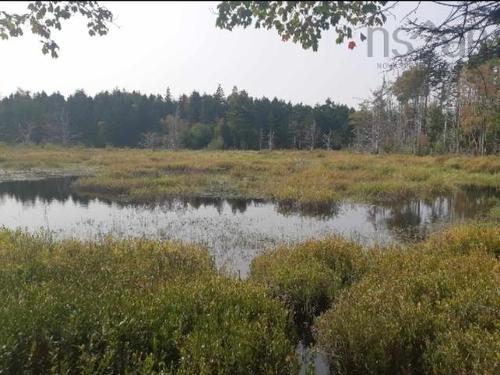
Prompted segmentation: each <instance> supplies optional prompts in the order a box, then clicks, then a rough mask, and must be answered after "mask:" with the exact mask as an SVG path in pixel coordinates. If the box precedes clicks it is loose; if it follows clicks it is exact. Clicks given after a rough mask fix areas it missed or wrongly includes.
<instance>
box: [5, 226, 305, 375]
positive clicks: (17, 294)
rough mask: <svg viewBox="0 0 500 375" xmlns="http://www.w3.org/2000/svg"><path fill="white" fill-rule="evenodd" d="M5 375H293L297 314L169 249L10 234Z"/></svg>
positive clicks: (194, 251)
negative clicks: (294, 319)
mask: <svg viewBox="0 0 500 375" xmlns="http://www.w3.org/2000/svg"><path fill="white" fill-rule="evenodd" d="M0 322H1V327H0V373H2V374H21V373H32V374H77V373H79V374H118V373H120V374H123V373H140V374H142V373H148V374H154V373H164V374H168V373H172V374H174V373H176V374H250V373H252V374H289V373H293V372H294V371H295V369H296V358H295V354H294V344H293V343H294V342H295V340H294V337H293V336H292V333H291V332H293V327H292V324H291V321H290V318H289V314H288V312H287V311H286V310H285V309H284V308H283V307H282V305H281V304H280V303H279V302H278V301H274V300H273V299H271V298H270V296H269V295H268V292H267V291H266V289H265V288H263V287H259V286H258V285H254V284H250V283H245V282H242V281H238V280H232V279H228V278H225V277H222V276H218V275H217V274H216V272H215V270H214V267H213V264H212V260H211V259H210V257H209V256H208V253H207V252H206V251H203V250H201V249H198V248H196V247H193V246H184V245H180V244H176V243H170V242H165V243H161V242H151V241H142V240H141V241H132V240H130V241H113V240H106V241H104V242H102V243H99V244H92V243H80V242H71V241H68V242H52V241H50V240H48V239H44V238H41V237H38V238H34V237H31V236H28V235H24V234H20V233H12V232H7V231H3V232H0Z"/></svg>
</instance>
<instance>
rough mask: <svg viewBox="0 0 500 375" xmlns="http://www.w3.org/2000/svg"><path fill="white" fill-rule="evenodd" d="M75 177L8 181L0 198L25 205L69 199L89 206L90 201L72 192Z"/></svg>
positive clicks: (4, 183)
mask: <svg viewBox="0 0 500 375" xmlns="http://www.w3.org/2000/svg"><path fill="white" fill-rule="evenodd" d="M74 181H75V177H57V178H48V179H44V180H34V181H6V182H1V183H0V196H7V197H11V198H14V199H15V200H17V201H19V202H21V203H23V205H35V203H36V201H37V200H39V201H42V202H44V203H51V202H54V201H56V202H66V201H67V200H68V199H71V200H73V202H75V203H76V202H78V203H80V204H82V205H87V204H88V202H89V199H87V198H85V197H81V196H78V195H76V194H73V193H72V192H71V184H72V183H73V182H74Z"/></svg>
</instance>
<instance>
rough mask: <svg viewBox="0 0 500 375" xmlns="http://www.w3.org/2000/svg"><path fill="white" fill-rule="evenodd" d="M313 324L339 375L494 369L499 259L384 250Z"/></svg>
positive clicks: (499, 344) (499, 318) (499, 325)
mask: <svg viewBox="0 0 500 375" xmlns="http://www.w3.org/2000/svg"><path fill="white" fill-rule="evenodd" d="M376 258H377V260H376V262H374V265H373V268H372V269H371V270H370V271H369V272H368V273H367V274H366V275H365V277H364V278H363V280H362V281H360V282H359V283H357V284H355V285H353V286H352V287H350V288H349V289H347V290H346V291H345V292H344V293H343V294H342V296H341V297H340V298H339V299H338V300H337V301H336V303H335V305H334V306H333V308H332V309H330V310H329V311H327V312H326V313H325V314H324V315H322V316H321V317H320V318H318V321H317V323H316V325H315V329H314V332H315V338H316V341H317V345H318V347H319V349H320V350H322V351H323V352H324V353H325V354H326V355H327V357H328V359H329V362H330V367H331V368H332V370H333V371H334V372H335V373H338V374H380V373H400V374H428V373H434V374H470V373H491V374H493V373H498V371H499V370H500V366H499V363H500V362H499V361H498V353H500V340H499V337H500V336H499V332H500V331H499V329H500V297H499V294H498V285H500V284H499V283H500V277H499V273H498V270H499V268H498V267H499V264H498V261H497V260H496V259H495V258H494V257H492V256H491V254H487V253H485V252H482V251H471V252H470V253H464V252H461V253H457V254H454V255H450V254H446V253H442V252H441V253H440V252H438V251H423V250H421V249H420V250H419V249H414V250H388V251H386V252H385V253H383V254H380V255H379V256H377V257H376Z"/></svg>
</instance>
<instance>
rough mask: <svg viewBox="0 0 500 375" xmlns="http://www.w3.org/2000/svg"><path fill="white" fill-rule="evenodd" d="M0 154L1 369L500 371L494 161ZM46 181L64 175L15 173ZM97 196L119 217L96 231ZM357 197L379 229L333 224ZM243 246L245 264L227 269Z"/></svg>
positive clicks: (120, 152)
mask: <svg viewBox="0 0 500 375" xmlns="http://www.w3.org/2000/svg"><path fill="white" fill-rule="evenodd" d="M1 151H2V153H1V155H2V156H1V161H0V168H1V170H2V177H1V179H2V180H3V181H4V182H0V196H1V197H2V198H1V201H2V203H1V204H2V211H3V213H4V214H5V216H4V218H3V219H2V221H3V225H5V223H7V224H8V221H7V222H6V221H5V220H8V218H9V217H12V218H14V219H15V218H17V219H16V220H17V221H16V220H14V221H12V223H11V224H9V225H8V227H9V228H11V229H4V230H3V231H2V232H1V233H0V278H1V290H0V293H1V296H2V303H1V306H0V315H1V320H2V322H3V328H2V330H1V334H0V368H2V369H3V370H4V372H6V373H8V374H13V373H23V372H24V373H71V372H72V371H75V369H76V371H77V372H79V373H102V374H104V373H127V372H139V373H177V374H194V373H205V374H213V373H220V374H234V373H241V374H248V373H261V374H270V373H273V374H290V373H296V372H298V371H299V368H300V367H301V366H302V371H305V369H304V366H305V367H307V366H309V367H311V366H312V367H311V368H313V367H314V358H325V360H326V361H327V362H325V363H327V367H329V368H330V370H331V371H333V372H334V373H339V374H342V373H345V374H352V373H366V371H368V372H371V373H387V372H403V373H406V372H408V371H410V372H413V373H416V374H417V373H429V372H432V373H442V374H455V373H494V372H495V371H497V370H498V368H497V366H498V352H499V348H498V342H499V337H498V332H499V328H500V327H499V322H500V317H499V316H498V312H497V311H499V307H500V301H499V299H498V293H497V290H496V288H497V285H498V282H499V281H500V280H499V274H498V256H499V254H498V249H500V231H499V229H498V228H499V227H498V216H497V215H495V212H496V211H497V210H498V202H499V197H498V189H499V187H500V179H499V175H500V174H499V171H500V169H499V168H500V164H499V160H498V157H495V156H485V157H470V156H469V157H466V156H437V157H432V156H425V157H418V156H409V155H365V154H355V153H349V152H338V151H337V152H334V151H316V152H299V151H297V152H292V151H275V152H272V153H269V152H242V151H237V152H236V151H235V152H213V151H210V152H209V151H179V152H173V151H146V150H126V149H85V148H78V147H75V148H69V149H68V148H60V147H57V146H47V147H13V146H1ZM78 175H79V176H80V177H63V178H61V176H78ZM44 176H49V177H50V176H52V177H55V176H59V178H56V179H48V180H39V181H38V182H26V181H23V180H26V179H40V178H42V177H44ZM7 180H8V181H10V182H6V181H7ZM12 180H17V182H13V181H12ZM474 189H476V190H474ZM478 189H479V190H478ZM467 191H469V193H467ZM470 191H475V192H477V191H482V192H483V193H481V194H482V195H475V194H476V193H474V194H472V193H470ZM446 194H455V196H454V197H455V198H453V199H452V198H446V199H451V200H444V201H443V200H442V199H444V198H439V197H444V196H446ZM456 194H458V195H456ZM464 194H465V195H464ZM470 194H472V195H470ZM448 196H449V195H448ZM449 197H450V196H449ZM457 197H458V198H457ZM412 199H414V200H413V201H412ZM415 199H416V200H415ZM436 199H437V200H436ZM440 199H441V200H440ZM356 202H359V203H356ZM412 202H413V203H412ZM425 202H429V203H425ZM427 204H428V205H427ZM443 204H444V206H442V205H443ZM363 205H365V206H363ZM325 207H329V208H328V209H325ZM363 207H366V212H365V211H359V210H360V209H362V208H363ZM15 210H19V211H15ZM51 210H52V211H51ZM72 210H76V211H75V212H74V215H72ZM103 210H116V218H119V220H118V221H112V222H110V223H108V225H109V227H106V226H104V227H101V230H102V233H101V235H99V236H98V235H97V234H98V232H96V231H91V230H90V229H91V228H94V227H96V223H97V222H96V221H92V220H90V219H92V218H94V219H95V218H97V217H98V215H100V214H101V215H102V212H104V211H103ZM127 210H129V211H127ZM259 210H262V211H259ZM349 210H351V211H349ZM422 210H423V211H422ZM379 211H380V212H383V213H385V212H386V211H388V212H389V213H388V214H383V215H382V216H380V218H378V219H377V216H376V215H377V212H379ZM16 212H21V213H23V214H20V216H15V215H16ZM83 212H86V214H85V215H87V216H88V219H89V220H90V221H89V222H88V225H85V224H84V223H83V222H81V223H80V224H79V222H76V221H75V222H72V216H75V215H76V216H78V217H80V218H83V217H85V216H84V215H83ZM127 212H128V213H127ZM259 212H261V213H259ZM359 212H364V214H363V215H368V216H370V215H375V216H374V219H373V218H372V220H374V221H373V222H372V225H373V228H374V230H375V232H377V233H379V234H380V235H381V236H382V237H384V238H385V239H386V241H382V242H376V241H371V242H370V241H368V242H366V241H362V238H361V237H356V236H351V237H350V238H346V237H342V236H341V235H340V234H343V235H344V236H345V235H346V233H340V232H338V231H339V228H340V227H338V224H336V221H335V218H339V220H340V218H342V217H344V216H345V215H347V216H345V217H346V218H349V217H350V216H349V215H353V216H351V219H350V221H347V223H348V224H347V225H348V227H349V226H353V225H355V223H356V222H359V220H360V216H356V215H354V213H358V214H359ZM369 212H371V214H369ZM465 213H470V215H466V214H465ZM472 213H473V214H472ZM169 215H170V216H169ZM171 215H173V216H171ZM342 215H344V216H342ZM408 215H410V216H408ZM442 215H444V216H442ZM169 217H170V219H168V218H169ZM30 218H31V219H30ZM34 218H45V219H43V220H46V222H47V223H50V225H47V227H46V229H48V231H45V232H43V233H40V232H39V231H38V230H37V227H36V226H35V225H32V226H30V225H29V222H30V220H34ZM61 218H63V219H62V221H61ZM137 218H139V219H137ZM141 218H142V219H141ZM249 218H253V219H251V220H250V219H249ZM382 218H383V220H384V221H381V219H382ZM435 219H436V220H438V221H437V222H440V223H441V224H440V225H438V226H431V227H426V226H424V227H422V225H423V224H425V223H427V224H429V223H432V222H433V221H432V220H435ZM169 220H170V221H169ZM200 220H201V221H200ZM266 220H267V221H266ZM365 220H367V219H365ZM429 220H431V221H429ZM440 220H441V221H440ZM35 222H37V221H36V220H35ZM59 222H60V223H64V224H68V223H72V226H68V227H67V230H62V232H61V233H59V235H57V233H55V232H53V231H52V232H51V231H50V229H55V228H56V227H57V223H59ZM231 222H232V223H233V225H234V228H233V229H234V230H224V229H223V228H226V229H228V228H231V226H228V225H229V223H231ZM273 222H274V223H277V226H276V227H273ZM337 222H338V221H337ZM367 222H370V221H369V220H368V221H367ZM175 223H177V224H178V225H173V224H175ZM213 223H219V224H213ZM259 223H262V225H261V226H259V225H260V224H259ZM266 223H267V224H266ZM349 223H350V224H349ZM382 223H385V224H384V225H385V226H384V225H382ZM18 224H19V225H18ZM450 224H453V225H452V226H451V227H449V228H446V227H447V226H449V225H450ZM120 225H124V227H123V228H124V229H123V231H122V232H120V231H117V228H119V226H120ZM265 227H266V228H267V227H269V228H270V229H269V230H270V232H269V233H267V232H266V231H265V230H264V228H265ZM308 227H310V228H315V230H312V229H311V231H310V232H307V230H306V231H304V230H305V229H304V228H308ZM321 227H324V228H325V231H324V232H318V231H317V229H318V228H321ZM384 227H385V228H387V229H390V231H389V232H384V231H383V230H382V228H384ZM16 228H25V229H29V232H30V233H28V232H25V231H19V230H16ZM62 228H64V227H62ZM85 228H86V229H85ZM106 228H107V229H106ZM109 228H113V230H108V229H109ZM127 228H128V229H127ZM151 228H153V229H154V230H156V229H163V232H162V233H163V234H165V233H170V234H177V236H174V235H168V236H165V235H163V236H161V235H158V233H160V232H157V234H154V232H151ZM168 228H170V229H168ZM195 228H198V232H197V230H196V229H195ZM200 228H204V229H200ZM249 228H252V231H249ZM258 228H262V230H263V232H260V233H261V234H259V235H257V233H258V232H257V229H258ZM279 228H287V229H286V230H285V231H284V232H280V229H279ZM327 228H331V229H329V230H326V229H327ZM360 228H363V227H360ZM416 228H427V229H429V230H428V231H427V229H426V230H425V231H423V232H421V234H422V235H421V236H416V237H415V236H408V237H406V239H405V240H401V239H402V238H403V237H404V236H403V237H400V236H398V235H399V234H401V235H403V234H408V233H409V232H411V231H412V230H415V229H416ZM442 228H444V229H442ZM87 230H88V231H87ZM281 230H283V229H281ZM86 231H87V232H86ZM134 232H135V235H133V234H134ZM206 232H211V233H213V234H214V236H215V237H217V238H219V240H220V241H219V242H217V241H216V242H210V241H207V240H206V239H202V237H199V238H198V240H197V239H196V238H197V237H196V236H195V234H196V233H199V234H200V233H206ZM271 232H272V233H271ZM375 232H374V233H375ZM429 232H430V233H433V234H431V235H430V237H428V234H429ZM182 233H184V235H183V234H182ZM231 233H232V234H231ZM276 233H281V234H279V236H276V235H275V237H274V239H272V238H271V237H272V234H276ZM389 233H392V237H391V236H390V235H389ZM188 234H189V235H188ZM295 234H298V236H295V237H294V235H295ZM269 236H271V237H269ZM426 237H428V238H427V239H426ZM280 238H281V239H280ZM292 238H295V240H293V241H292V240H291V239H292ZM200 239H201V240H200ZM221 239H222V240H221ZM287 239H288V241H287ZM179 240H182V242H179ZM408 240H409V241H408ZM224 241H226V242H224ZM242 243H243V244H244V245H242ZM218 246H219V247H218ZM245 246H246V247H245ZM235 248H240V250H241V253H242V254H246V256H247V258H245V259H246V260H241V261H240V263H239V264H237V265H236V268H235V266H234V265H233V266H229V267H225V266H227V264H224V263H223V262H221V258H220V254H221V251H223V250H224V249H225V250H227V249H232V250H234V249H235ZM221 249H222V250H221ZM225 255H226V257H227V258H232V259H233V260H234V259H239V258H238V255H236V253H226V254H225ZM242 259H243V258H242ZM241 262H244V263H241ZM241 264H245V266H244V267H243V268H241ZM238 266H240V268H239V269H238ZM235 271H240V272H239V275H240V277H238V272H235ZM241 271H243V272H241ZM301 345H302V346H303V345H306V346H308V347H309V349H308V353H309V355H308V358H309V359H308V362H307V363H301V359H300V358H301V356H300V355H299V353H298V352H297V348H298V347H300V346H301ZM317 369H318V367H316V371H318V370H317ZM410 369H411V370H410ZM313 371H314V370H313ZM317 373H319V372H317Z"/></svg>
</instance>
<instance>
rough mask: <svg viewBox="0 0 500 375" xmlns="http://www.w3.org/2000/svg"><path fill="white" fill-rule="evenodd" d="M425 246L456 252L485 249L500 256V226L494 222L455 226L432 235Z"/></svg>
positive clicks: (465, 252)
mask: <svg viewBox="0 0 500 375" xmlns="http://www.w3.org/2000/svg"><path fill="white" fill-rule="evenodd" d="M423 247H424V248H425V249H427V250H430V251H437V252H451V253H455V254H469V253H470V252H473V251H484V252H489V253H492V254H494V255H495V256H496V257H497V258H500V227H499V226H498V225H496V224H494V223H481V224H463V225H457V226H453V227H451V228H449V229H447V230H444V231H442V232H439V233H436V234H434V235H433V236H431V237H430V238H429V239H428V240H427V241H426V242H425V243H424V244H423Z"/></svg>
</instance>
